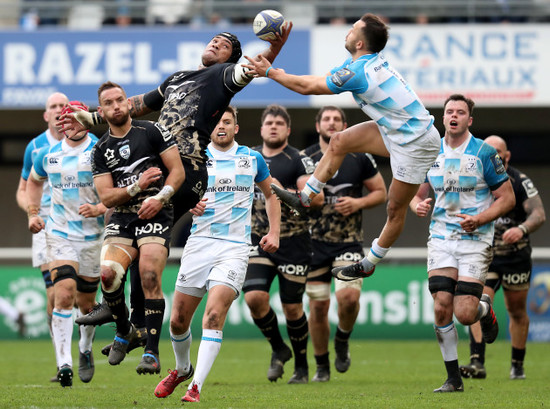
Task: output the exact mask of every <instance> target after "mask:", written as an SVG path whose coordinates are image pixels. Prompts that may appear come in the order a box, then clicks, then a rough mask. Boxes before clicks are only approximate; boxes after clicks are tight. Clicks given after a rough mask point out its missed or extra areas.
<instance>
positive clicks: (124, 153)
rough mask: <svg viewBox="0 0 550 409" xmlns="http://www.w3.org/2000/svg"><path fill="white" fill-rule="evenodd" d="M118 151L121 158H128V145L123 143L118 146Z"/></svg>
mask: <svg viewBox="0 0 550 409" xmlns="http://www.w3.org/2000/svg"><path fill="white" fill-rule="evenodd" d="M118 153H119V155H120V156H122V158H123V159H128V158H129V157H130V145H129V144H125V145H123V146H121V147H120V148H118Z"/></svg>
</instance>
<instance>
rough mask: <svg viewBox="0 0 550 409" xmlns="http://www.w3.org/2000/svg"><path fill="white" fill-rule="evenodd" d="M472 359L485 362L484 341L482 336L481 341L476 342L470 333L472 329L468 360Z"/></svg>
mask: <svg viewBox="0 0 550 409" xmlns="http://www.w3.org/2000/svg"><path fill="white" fill-rule="evenodd" d="M474 359H477V360H478V361H479V362H481V363H482V364H485V341H483V337H482V338H481V342H476V340H475V339H474V337H473V335H472V331H470V362H472V360H474Z"/></svg>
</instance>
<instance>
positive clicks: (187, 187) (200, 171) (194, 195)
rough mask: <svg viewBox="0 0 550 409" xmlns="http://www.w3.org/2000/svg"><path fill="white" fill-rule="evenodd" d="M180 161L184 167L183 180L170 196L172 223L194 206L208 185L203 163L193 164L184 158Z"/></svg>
mask: <svg viewBox="0 0 550 409" xmlns="http://www.w3.org/2000/svg"><path fill="white" fill-rule="evenodd" d="M182 163H183V168H184V169H185V181H184V182H183V183H182V185H181V187H180V188H179V189H178V191H177V192H176V193H174V195H173V196H172V203H173V204H174V223H176V222H177V221H178V220H179V219H180V217H181V216H183V215H184V214H185V213H186V212H187V211H189V210H190V209H192V208H194V207H195V206H196V204H197V203H198V202H199V201H200V200H201V199H202V197H203V196H204V192H206V188H207V186H208V170H207V169H206V165H205V164H201V165H200V166H194V165H192V164H191V163H189V162H188V161H186V160H184V159H182ZM195 168H196V169H195Z"/></svg>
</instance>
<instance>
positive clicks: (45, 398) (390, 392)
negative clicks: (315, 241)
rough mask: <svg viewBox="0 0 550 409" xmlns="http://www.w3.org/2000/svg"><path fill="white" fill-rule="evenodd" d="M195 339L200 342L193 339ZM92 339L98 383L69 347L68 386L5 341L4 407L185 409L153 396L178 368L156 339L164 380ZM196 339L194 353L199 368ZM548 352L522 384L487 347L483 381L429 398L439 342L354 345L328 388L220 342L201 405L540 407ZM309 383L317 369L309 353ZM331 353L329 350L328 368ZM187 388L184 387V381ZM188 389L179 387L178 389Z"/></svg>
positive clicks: (33, 352)
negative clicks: (279, 374) (278, 375)
mask: <svg viewBox="0 0 550 409" xmlns="http://www.w3.org/2000/svg"><path fill="white" fill-rule="evenodd" d="M197 338H198V337H197ZM106 343H107V342H105V341H104V340H96V342H95V345H94V355H95V364H96V372H95V376H94V379H93V380H92V381H91V382H90V383H88V384H84V383H82V382H81V381H80V379H79V378H78V369H77V368H78V350H77V344H76V343H74V344H73V358H74V363H75V379H74V382H73V387H72V388H61V387H60V386H59V384H57V383H50V382H49V379H50V378H51V377H52V376H53V375H54V374H55V360H54V354H53V348H52V345H51V342H50V341H42V340H30V341H1V342H0V347H1V348H2V352H3V353H2V359H1V361H0V362H1V369H0V408H28V409H31V408H32V409H38V408H94V409H104V408H105V409H112V408H116V409H125V408H181V407H182V406H183V403H182V402H181V401H180V399H181V397H182V396H183V395H184V394H185V389H186V386H179V387H178V388H177V389H176V391H175V392H174V393H173V394H172V395H171V396H169V397H168V398H165V399H158V398H156V397H155V396H154V395H153V390H154V388H155V386H156V385H157V383H158V382H159V381H160V380H161V379H162V378H163V377H164V376H166V375H167V370H168V369H169V368H173V367H174V357H173V352H172V348H171V344H170V343H169V342H167V341H166V340H163V341H162V342H161V351H160V356H161V365H162V370H161V374H160V375H154V376H146V375H141V376H140V375H137V374H136V372H135V367H136V365H137V364H138V363H139V359H140V351H138V350H136V351H132V352H131V353H130V354H129V355H128V356H127V357H126V359H125V360H124V362H122V364H121V365H118V366H114V367H113V366H110V365H109V364H108V362H107V359H106V357H104V356H103V355H101V352H100V349H101V347H102V346H103V345H105V344H106ZM197 347H198V339H197V340H195V341H194V345H193V348H192V352H191V358H192V362H193V363H196V352H197ZM549 352H550V347H549V345H548V344H544V343H532V344H528V347H527V357H526V363H525V369H526V375H527V379H526V380H524V381H510V380H509V379H508V373H509V366H510V354H511V352H510V344H509V343H508V342H504V341H497V342H496V343H495V344H494V345H489V346H488V347H487V358H486V367H487V371H488V378H487V379H485V380H471V379H467V380H465V392H464V393H452V394H434V393H432V390H433V389H435V388H437V387H439V386H441V384H442V383H443V382H444V381H445V378H446V376H445V368H444V365H443V362H442V359H441V353H440V351H439V346H438V345H437V342H436V340H435V339H434V340H432V341H358V340H353V341H352V343H351V357H352V365H351V368H350V370H349V371H348V372H346V373H345V374H340V373H338V372H336V370H335V369H334V366H332V368H331V380H330V382H327V383H312V382H310V383H309V384H307V385H287V384H286V381H288V379H289V378H290V376H291V375H292V370H293V365H294V364H293V360H291V361H289V362H288V363H287V364H286V366H285V374H284V375H283V379H282V380H281V379H280V380H279V381H278V382H277V383H270V382H269V381H268V380H267V378H266V371H267V367H268V365H269V361H270V349H269V346H268V344H267V342H266V341H264V340H252V341H243V340H233V339H226V340H224V342H223V345H222V349H221V351H220V354H219V356H218V359H217V360H216V362H215V363H214V366H213V368H212V371H211V372H210V375H209V377H208V378H207V380H206V384H205V386H204V387H203V390H202V393H201V402H200V403H195V404H185V406H189V405H191V406H196V407H200V408H262V409H268V408H285V409H294V408H296V409H303V408H308V409H310V408H311V409H317V408H330V409H338V408H407V409H408V408H449V409H451V408H514V409H518V408H543V407H548V405H549V402H550V388H549V387H548V381H549V380H550V353H549ZM468 355H469V353H468V345H467V342H466V341H464V340H461V342H460V346H459V356H460V358H461V362H462V363H466V362H467V360H468ZM309 356H310V359H309V363H310V378H311V377H312V376H313V374H314V371H315V363H314V359H313V355H312V352H311V348H310V351H309ZM333 359H334V352H333V350H332V345H331V363H332V362H333ZM186 384H187V382H186V383H185V385H186ZM182 385H184V384H182Z"/></svg>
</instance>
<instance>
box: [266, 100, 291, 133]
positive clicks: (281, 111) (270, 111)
mask: <svg viewBox="0 0 550 409" xmlns="http://www.w3.org/2000/svg"><path fill="white" fill-rule="evenodd" d="M268 115H273V116H280V117H282V118H283V119H284V120H285V122H286V125H287V127H289V128H290V115H289V114H288V111H287V110H286V108H285V107H284V106H282V105H277V104H271V105H268V107H267V108H266V109H264V112H262V119H261V123H262V125H263V123H264V121H265V118H266V117H267V116H268Z"/></svg>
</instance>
